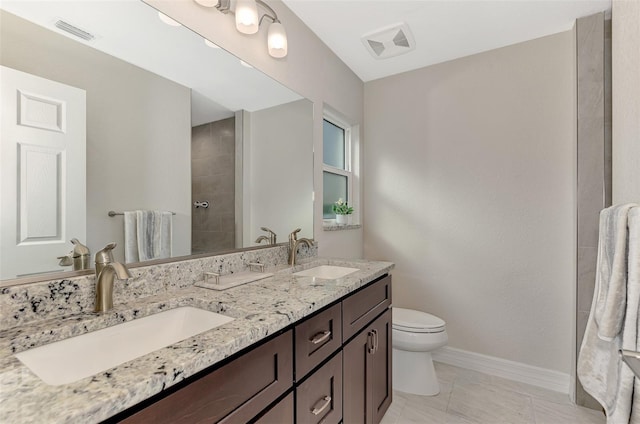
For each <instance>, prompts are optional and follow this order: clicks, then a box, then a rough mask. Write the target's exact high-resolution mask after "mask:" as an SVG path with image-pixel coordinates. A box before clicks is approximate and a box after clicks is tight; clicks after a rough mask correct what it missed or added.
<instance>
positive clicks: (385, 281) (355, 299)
mask: <svg viewBox="0 0 640 424" xmlns="http://www.w3.org/2000/svg"><path fill="white" fill-rule="evenodd" d="M389 305H391V276H390V275H387V276H386V277H384V278H382V279H380V280H378V281H376V282H375V283H373V284H371V285H370V286H368V287H366V288H364V289H362V290H360V291H359V292H357V293H355V294H353V295H351V296H349V297H347V298H346V299H345V300H343V301H342V340H343V341H347V340H348V339H349V338H351V337H352V336H353V335H354V334H356V333H357V332H358V331H360V330H361V329H362V328H364V327H365V326H366V325H367V324H369V323H370V322H371V321H373V319H374V318H375V317H376V316H378V315H379V314H380V313H382V312H384V310H385V309H387V308H388V307H389Z"/></svg>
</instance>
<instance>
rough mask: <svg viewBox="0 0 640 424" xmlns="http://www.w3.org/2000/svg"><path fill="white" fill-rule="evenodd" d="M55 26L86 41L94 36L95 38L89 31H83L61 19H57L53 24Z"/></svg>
mask: <svg viewBox="0 0 640 424" xmlns="http://www.w3.org/2000/svg"><path fill="white" fill-rule="evenodd" d="M54 25H55V26H56V27H57V28H59V29H61V30H63V31H65V32H68V33H69V34H72V35H75V36H76V37H78V38H82V39H83V40H86V41H91V40H93V39H94V38H96V37H95V36H94V35H93V34H91V33H90V32H87V31H84V30H82V29H80V28H78V27H76V26H73V25H71V24H70V23H68V22H65V21H63V20H61V19H59V20H57V21H56V23H55V24H54Z"/></svg>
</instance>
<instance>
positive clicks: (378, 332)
mask: <svg viewBox="0 0 640 424" xmlns="http://www.w3.org/2000/svg"><path fill="white" fill-rule="evenodd" d="M371 326H372V330H373V331H374V344H375V352H374V353H373V355H372V356H373V358H372V360H371V362H370V364H371V368H372V372H371V380H370V381H371V387H370V388H371V392H372V393H371V400H372V405H371V406H372V408H373V411H372V414H373V423H374V424H378V423H379V422H380V421H382V417H383V416H384V414H385V412H387V409H389V405H391V400H392V398H393V388H392V387H393V386H392V384H391V381H392V378H391V364H392V363H393V361H392V360H391V354H392V351H393V349H392V345H391V309H388V310H387V312H385V313H384V314H382V315H381V316H380V318H378V319H377V320H375V321H374V322H373V324H371Z"/></svg>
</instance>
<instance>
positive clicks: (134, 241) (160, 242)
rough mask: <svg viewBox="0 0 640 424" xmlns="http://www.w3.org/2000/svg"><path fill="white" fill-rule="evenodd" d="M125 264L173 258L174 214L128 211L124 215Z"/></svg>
mask: <svg viewBox="0 0 640 424" xmlns="http://www.w3.org/2000/svg"><path fill="white" fill-rule="evenodd" d="M124 238H125V246H124V255H125V262H127V263H131V262H142V261H148V260H152V259H164V258H170V257H171V238H172V213H171V212H166V211H142V210H138V211H126V212H125V213H124Z"/></svg>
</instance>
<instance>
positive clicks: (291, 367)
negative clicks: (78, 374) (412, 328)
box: [105, 275, 392, 424]
mask: <svg viewBox="0 0 640 424" xmlns="http://www.w3.org/2000/svg"><path fill="white" fill-rule="evenodd" d="M390 304H391V276H389V275H386V276H383V277H380V278H378V279H377V280H374V281H372V282H371V283H369V284H367V285H366V286H364V287H362V288H360V289H359V290H357V291H355V292H353V293H351V294H349V295H347V296H345V297H344V298H342V299H340V300H338V301H337V302H334V303H333V304H331V305H329V306H327V307H325V308H323V309H321V310H320V311H318V312H316V313H314V314H313V315H311V316H309V317H306V318H304V319H303V320H301V321H299V322H297V323H295V324H293V325H291V326H289V327H287V328H285V329H283V330H282V331H281V332H279V333H277V334H275V335H273V336H271V337H270V338H269V339H267V340H266V341H263V342H260V343H257V344H256V345H254V346H251V347H249V348H247V349H245V350H244V351H242V352H239V353H238V354H236V355H234V356H233V357H231V358H229V359H227V360H226V361H224V362H222V363H220V364H216V365H214V366H213V367H211V368H209V369H207V370H204V371H202V372H201V373H199V374H197V375H195V376H193V377H191V378H189V379H187V380H185V381H183V382H182V383H180V384H178V385H177V386H175V387H172V388H169V389H167V390H166V391H165V392H162V393H160V394H158V395H156V396H154V397H153V398H151V399H149V400H147V401H145V402H143V403H141V404H139V405H137V406H135V407H133V408H130V409H128V410H126V411H124V412H122V413H120V414H118V415H116V416H114V417H112V418H110V419H109V420H107V421H105V422H106V423H115V422H120V423H126V424H141V423H145V424H146V423H154V424H163V423H167V424H169V423H171V424H176V423H185V424H186V423H189V424H193V423H260V424H287V423H300V424H302V423H320V422H322V423H326V424H338V423H340V422H344V423H345V424H351V423H363V424H377V423H379V422H380V421H381V420H382V417H383V416H384V413H385V412H386V410H387V409H388V408H389V405H390V404H391V401H392V386H391V363H392V361H391V352H392V344H391V310H390V309H389V306H390Z"/></svg>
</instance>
